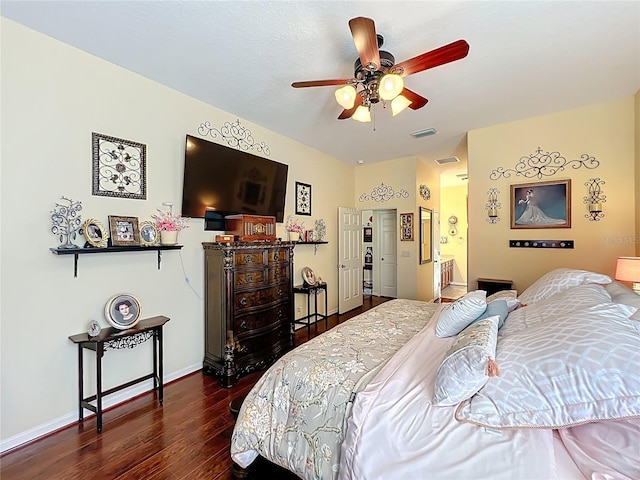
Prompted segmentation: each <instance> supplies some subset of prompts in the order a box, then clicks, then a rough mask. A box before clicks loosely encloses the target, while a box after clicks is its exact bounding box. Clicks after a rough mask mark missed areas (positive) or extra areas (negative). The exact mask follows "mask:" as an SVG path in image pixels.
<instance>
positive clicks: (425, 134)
mask: <svg viewBox="0 0 640 480" xmlns="http://www.w3.org/2000/svg"><path fill="white" fill-rule="evenodd" d="M436 133H438V131H437V130H436V129H435V128H427V129H425V130H417V131H415V132H412V133H410V134H409V135H411V136H412V137H413V138H422V137H430V136H431V135H435V134H436Z"/></svg>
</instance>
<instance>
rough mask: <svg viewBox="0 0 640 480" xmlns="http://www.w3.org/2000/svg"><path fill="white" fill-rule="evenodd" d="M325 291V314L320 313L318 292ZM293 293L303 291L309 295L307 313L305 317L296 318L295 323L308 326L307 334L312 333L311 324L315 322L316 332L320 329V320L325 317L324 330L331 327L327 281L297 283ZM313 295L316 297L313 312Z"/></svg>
mask: <svg viewBox="0 0 640 480" xmlns="http://www.w3.org/2000/svg"><path fill="white" fill-rule="evenodd" d="M321 292H324V315H323V314H321V313H318V294H319V293H321ZM293 293H303V294H305V295H306V296H307V314H306V315H305V316H304V317H301V318H298V319H296V321H295V323H301V324H303V325H306V326H307V335H311V324H312V323H313V324H315V326H316V332H317V331H318V320H322V319H324V330H325V331H327V330H328V329H329V322H328V319H329V315H328V313H327V284H326V282H323V283H317V284H315V285H295V286H294V287H293ZM311 295H313V298H314V307H315V309H314V311H313V313H311Z"/></svg>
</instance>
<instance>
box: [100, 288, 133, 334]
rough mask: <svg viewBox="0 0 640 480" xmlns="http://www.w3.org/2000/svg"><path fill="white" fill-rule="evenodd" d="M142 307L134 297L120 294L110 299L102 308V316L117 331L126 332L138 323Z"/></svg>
mask: <svg viewBox="0 0 640 480" xmlns="http://www.w3.org/2000/svg"><path fill="white" fill-rule="evenodd" d="M141 313H142V306H141V305H140V302H139V301H138V299H137V298H136V297H134V296H133V295H130V294H128V293H121V294H118V295H114V296H113V297H111V298H110V299H109V300H108V301H107V303H106V305H105V306H104V316H105V318H106V319H107V321H108V322H109V323H110V324H111V325H112V326H113V327H115V328H117V329H118V330H126V329H127V328H131V327H133V326H134V325H135V324H136V323H138V321H140V314H141Z"/></svg>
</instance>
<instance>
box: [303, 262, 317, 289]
mask: <svg viewBox="0 0 640 480" xmlns="http://www.w3.org/2000/svg"><path fill="white" fill-rule="evenodd" d="M302 280H303V281H304V283H305V285H311V286H313V285H315V284H316V274H315V273H313V270H311V269H310V268H309V267H304V268H303V269H302Z"/></svg>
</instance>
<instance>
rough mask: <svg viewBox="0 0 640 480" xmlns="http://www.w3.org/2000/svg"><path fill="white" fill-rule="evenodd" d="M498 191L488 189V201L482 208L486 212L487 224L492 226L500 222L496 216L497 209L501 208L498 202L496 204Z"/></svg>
mask: <svg viewBox="0 0 640 480" xmlns="http://www.w3.org/2000/svg"><path fill="white" fill-rule="evenodd" d="M499 193H500V190H498V189H497V188H490V189H489V191H488V192H487V194H488V195H489V201H488V203H487V204H486V205H485V206H484V209H485V210H486V211H487V222H489V223H491V224H493V223H496V222H499V221H500V217H499V216H498V209H500V208H502V205H501V204H500V202H498V194H499Z"/></svg>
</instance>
